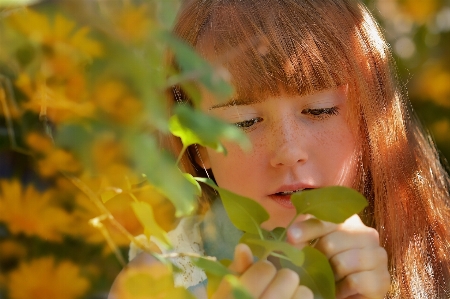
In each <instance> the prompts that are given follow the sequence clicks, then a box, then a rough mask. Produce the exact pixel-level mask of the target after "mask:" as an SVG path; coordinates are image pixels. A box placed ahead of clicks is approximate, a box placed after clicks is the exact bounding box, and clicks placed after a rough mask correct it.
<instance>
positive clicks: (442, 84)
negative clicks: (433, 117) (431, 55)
mask: <svg viewBox="0 0 450 299" xmlns="http://www.w3.org/2000/svg"><path fill="white" fill-rule="evenodd" d="M449 82H450V72H449V71H448V70H446V69H445V68H444V67H443V66H442V63H440V62H438V63H436V64H434V65H431V66H429V67H428V68H427V69H426V70H424V71H423V72H422V73H421V74H420V75H419V76H418V78H417V79H416V81H415V82H413V83H412V84H411V85H410V86H411V92H413V93H415V94H417V95H419V96H420V97H422V98H424V99H430V100H432V101H433V102H434V103H435V104H437V105H438V106H443V107H450V84H449Z"/></svg>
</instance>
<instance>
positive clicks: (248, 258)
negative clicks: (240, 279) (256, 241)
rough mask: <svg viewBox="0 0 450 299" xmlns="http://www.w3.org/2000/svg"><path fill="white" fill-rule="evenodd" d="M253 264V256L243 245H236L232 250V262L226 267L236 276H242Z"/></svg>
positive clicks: (248, 248)
mask: <svg viewBox="0 0 450 299" xmlns="http://www.w3.org/2000/svg"><path fill="white" fill-rule="evenodd" d="M252 264H253V254H252V251H251V250H250V247H248V246H247V245H245V244H242V243H241V244H238V245H237V246H236V248H235V249H234V259H233V262H232V263H231V264H230V266H229V267H228V268H229V269H230V270H231V271H234V272H236V273H237V274H242V273H243V272H245V270H247V269H248V267H250V266H251V265H252Z"/></svg>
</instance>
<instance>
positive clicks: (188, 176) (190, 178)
mask: <svg viewBox="0 0 450 299" xmlns="http://www.w3.org/2000/svg"><path fill="white" fill-rule="evenodd" d="M182 175H183V176H184V177H185V178H186V180H188V181H189V182H190V183H191V184H192V185H194V186H195V188H196V193H195V195H197V196H200V195H202V187H200V184H199V183H198V182H197V181H196V180H195V178H194V177H193V176H192V174H190V173H186V172H183V173H182Z"/></svg>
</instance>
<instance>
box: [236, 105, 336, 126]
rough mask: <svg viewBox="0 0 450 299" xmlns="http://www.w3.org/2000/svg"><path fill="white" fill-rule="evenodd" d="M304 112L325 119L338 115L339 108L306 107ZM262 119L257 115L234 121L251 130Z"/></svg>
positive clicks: (237, 124)
mask: <svg viewBox="0 0 450 299" xmlns="http://www.w3.org/2000/svg"><path fill="white" fill-rule="evenodd" d="M302 114H308V115H311V117H313V118H317V119H319V120H323V119H326V118H328V117H330V116H332V115H338V114H339V108H338V107H337V106H334V107H330V108H316V109H304V110H302ZM262 120H263V119H262V118H261V117H255V118H252V119H248V120H244V121H240V122H237V123H234V125H235V126H236V127H238V128H241V129H243V130H244V131H249V130H250V129H252V126H253V125H255V124H257V123H259V122H261V121H262Z"/></svg>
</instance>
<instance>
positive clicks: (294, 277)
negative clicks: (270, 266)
mask: <svg viewBox="0 0 450 299" xmlns="http://www.w3.org/2000/svg"><path fill="white" fill-rule="evenodd" d="M278 274H279V275H280V276H282V277H283V280H284V281H287V282H289V283H292V284H298V283H299V281H300V278H299V276H298V274H297V273H296V272H294V271H293V270H291V269H287V268H283V269H281V270H279V271H278Z"/></svg>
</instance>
